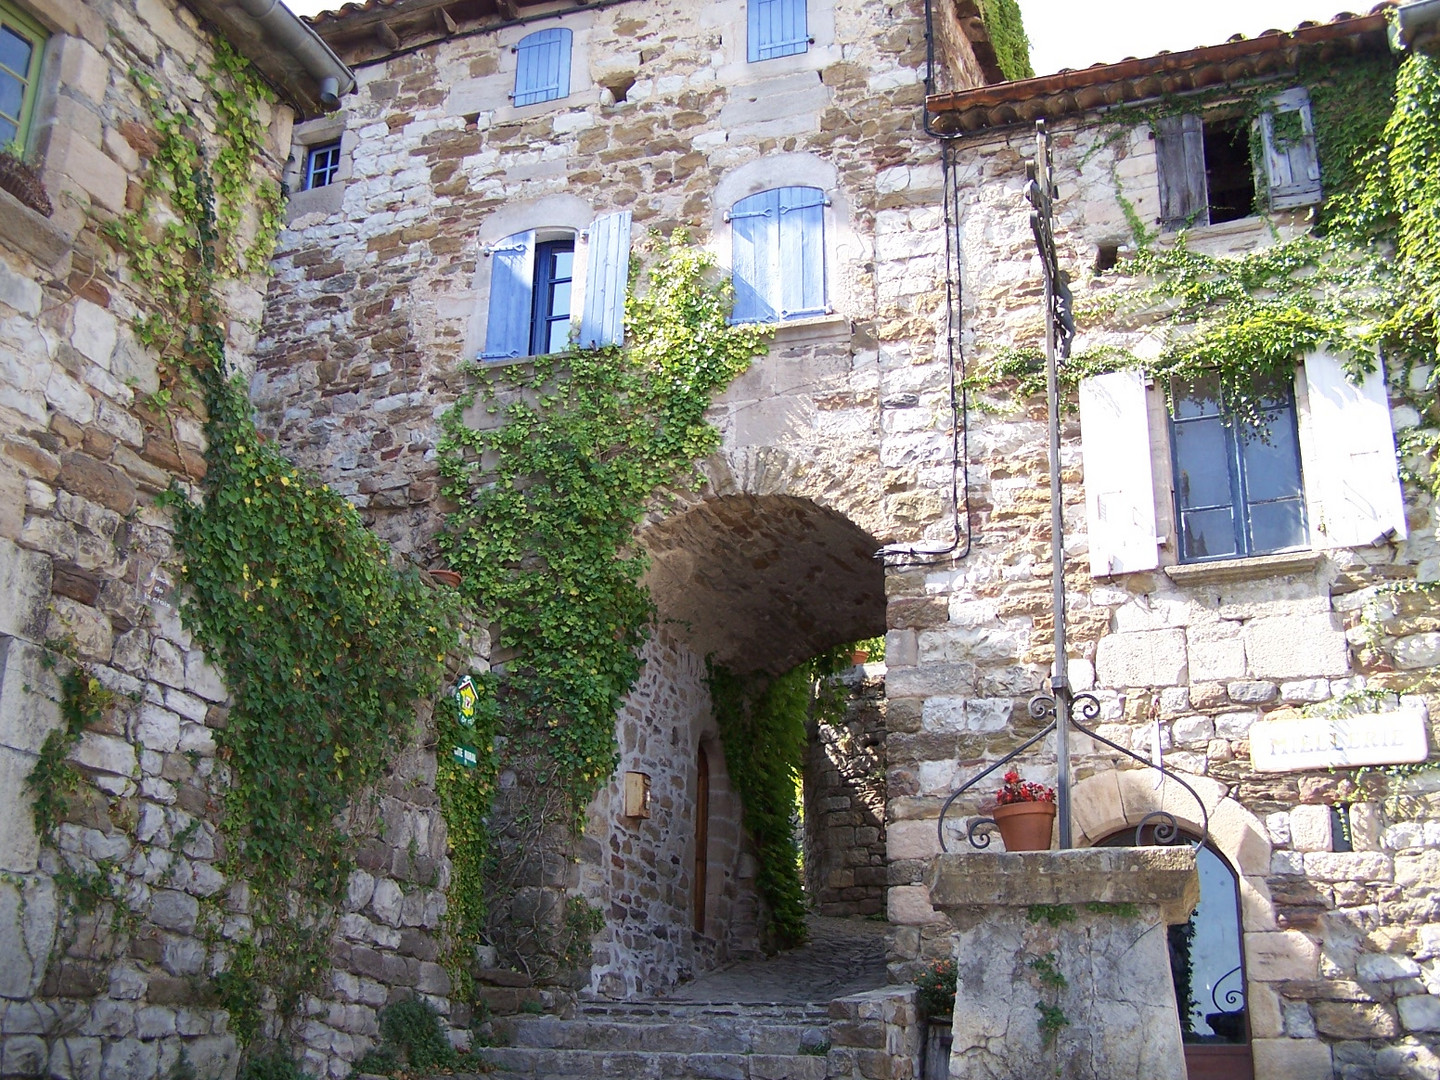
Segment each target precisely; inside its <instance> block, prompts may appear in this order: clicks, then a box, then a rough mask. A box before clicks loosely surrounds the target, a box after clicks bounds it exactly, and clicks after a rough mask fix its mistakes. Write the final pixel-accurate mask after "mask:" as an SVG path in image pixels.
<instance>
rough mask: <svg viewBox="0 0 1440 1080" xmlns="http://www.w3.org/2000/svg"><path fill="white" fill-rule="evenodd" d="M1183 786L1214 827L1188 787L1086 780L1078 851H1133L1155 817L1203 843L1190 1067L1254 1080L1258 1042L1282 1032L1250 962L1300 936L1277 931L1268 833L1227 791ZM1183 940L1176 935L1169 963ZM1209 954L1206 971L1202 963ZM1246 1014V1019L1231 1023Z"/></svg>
mask: <svg viewBox="0 0 1440 1080" xmlns="http://www.w3.org/2000/svg"><path fill="white" fill-rule="evenodd" d="M1183 778H1184V780H1185V782H1186V783H1188V784H1189V785H1190V786H1191V787H1193V788H1194V789H1195V790H1196V792H1197V793H1198V794H1199V795H1200V797H1201V799H1202V800H1203V802H1204V807H1205V811H1206V813H1207V814H1208V815H1209V818H1208V822H1206V820H1205V816H1204V815H1202V814H1201V813H1200V808H1199V807H1198V806H1197V805H1196V803H1195V800H1194V799H1193V798H1192V797H1191V796H1190V794H1189V793H1188V792H1186V791H1185V789H1184V788H1182V787H1181V786H1180V785H1179V784H1175V783H1172V782H1170V781H1168V780H1164V779H1157V777H1156V775H1155V773H1154V772H1152V771H1150V770H1147V769H1125V770H1105V771H1102V772H1099V773H1096V774H1094V775H1091V776H1089V777H1086V778H1085V779H1084V780H1081V781H1080V782H1079V783H1077V784H1076V785H1075V786H1074V788H1072V791H1071V800H1072V807H1073V812H1074V821H1075V826H1076V831H1077V833H1078V835H1077V837H1076V843H1077V844H1080V845H1098V844H1119V845H1124V844H1133V843H1134V842H1135V830H1136V828H1137V827H1138V826H1140V824H1141V823H1142V822H1143V821H1144V819H1145V818H1146V817H1147V816H1148V815H1150V814H1152V813H1155V812H1157V811H1164V812H1166V813H1168V814H1170V815H1172V816H1173V817H1174V818H1175V820H1176V822H1177V823H1178V824H1179V826H1180V829H1181V831H1182V832H1183V833H1184V834H1186V836H1188V837H1190V838H1191V839H1192V840H1195V839H1199V838H1200V837H1201V836H1202V834H1203V835H1204V836H1205V839H1206V842H1205V844H1204V846H1203V847H1202V848H1201V849H1200V850H1199V851H1198V852H1197V859H1196V861H1197V865H1198V868H1199V870H1200V875H1201V896H1200V905H1199V906H1198V907H1197V909H1196V916H1195V917H1192V920H1191V926H1192V927H1193V931H1192V935H1191V941H1190V942H1189V943H1188V944H1187V945H1186V946H1184V947H1185V949H1186V950H1187V951H1188V953H1189V956H1190V959H1191V960H1192V965H1191V966H1192V975H1191V977H1190V980H1189V983H1190V986H1189V994H1188V997H1189V1000H1188V1002H1181V1003H1180V1006H1179V1007H1180V1008H1181V1009H1182V1010H1186V1011H1187V1012H1188V1016H1189V1019H1190V1020H1191V1023H1190V1024H1189V1026H1188V1027H1187V1026H1186V1025H1185V1023H1184V1022H1183V1021H1184V1016H1183V1015H1182V1029H1183V1030H1185V1032H1186V1033H1187V1036H1186V1040H1185V1041H1186V1065H1187V1068H1188V1070H1189V1075H1190V1076H1191V1077H1192V1078H1194V1080H1251V1077H1253V1075H1254V1065H1253V1061H1252V1057H1251V1052H1250V1043H1251V1040H1252V1039H1256V1038H1273V1037H1275V1036H1276V1035H1278V1034H1279V1029H1280V1004H1279V997H1278V995H1277V993H1276V989H1275V987H1273V986H1272V985H1271V984H1270V983H1269V982H1266V981H1261V980H1257V979H1255V978H1253V977H1252V973H1251V972H1250V971H1249V969H1248V967H1247V962H1248V961H1249V960H1251V959H1252V958H1253V957H1255V956H1257V955H1258V956H1260V957H1261V958H1262V961H1263V959H1264V957H1265V956H1266V955H1267V954H1268V953H1269V952H1270V950H1272V949H1273V948H1276V947H1278V946H1282V945H1284V944H1286V942H1284V941H1282V940H1280V939H1283V938H1285V937H1286V936H1287V935H1288V934H1289V933H1293V931H1286V930H1283V929H1282V928H1281V927H1280V926H1279V925H1278V924H1277V922H1276V918H1275V910H1274V906H1273V904H1272V901H1271V896H1270V890H1269V887H1268V886H1267V885H1266V882H1265V875H1266V874H1267V873H1268V872H1269V868H1270V841H1269V839H1268V836H1267V834H1266V832H1265V828H1264V825H1263V824H1262V823H1261V822H1260V821H1259V820H1258V819H1257V818H1256V817H1255V816H1254V815H1253V814H1251V813H1250V812H1249V811H1248V810H1246V809H1245V808H1244V807H1243V806H1241V805H1240V804H1239V803H1238V802H1236V801H1235V800H1234V799H1231V798H1230V797H1229V795H1228V790H1227V788H1226V787H1225V785H1223V784H1220V783H1218V782H1216V781H1214V780H1211V779H1209V778H1208V777H1203V776H1193V775H1190V774H1184V776H1183ZM1207 825H1208V831H1207ZM1142 839H1147V838H1142ZM1202 935H1203V938H1204V940H1202ZM1176 936H1177V935H1176V934H1175V933H1173V928H1172V962H1173V961H1174V959H1175V957H1174V955H1173V953H1174V952H1175V950H1176V948H1177V943H1176V941H1175V938H1176ZM1202 951H1203V952H1204V953H1205V954H1206V955H1205V958H1204V961H1203V964H1199V965H1196V964H1195V963H1194V961H1195V959H1196V958H1197V954H1198V953H1200V952H1202ZM1197 969H1199V970H1197ZM1232 969H1233V970H1232ZM1197 975H1198V976H1199V977H1198V978H1197V977H1196V976H1197ZM1179 990H1180V988H1179V987H1178V986H1177V995H1176V996H1177V1000H1178V999H1179V997H1180V993H1179ZM1242 1009H1243V1015H1238V1016H1237V1015H1229V1016H1227V1015H1224V1014H1227V1013H1229V1014H1235V1013H1239V1012H1240V1011H1241V1010H1242ZM1212 1018H1213V1023H1212Z"/></svg>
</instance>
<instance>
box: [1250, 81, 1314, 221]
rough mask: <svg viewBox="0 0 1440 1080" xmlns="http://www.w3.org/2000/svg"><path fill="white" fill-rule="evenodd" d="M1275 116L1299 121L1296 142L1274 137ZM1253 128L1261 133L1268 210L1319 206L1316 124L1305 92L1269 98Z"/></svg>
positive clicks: (1288, 91) (1286, 92)
mask: <svg viewBox="0 0 1440 1080" xmlns="http://www.w3.org/2000/svg"><path fill="white" fill-rule="evenodd" d="M1277 116H1294V117H1298V119H1299V122H1300V131H1301V135H1300V139H1299V141H1298V142H1296V141H1292V140H1289V139H1280V138H1277V137H1276V134H1275V118H1276V117H1277ZM1287 126H1291V125H1287ZM1255 127H1256V129H1257V130H1258V131H1259V133H1260V140H1261V146H1262V150H1263V152H1262V154H1261V159H1262V161H1263V163H1264V173H1263V176H1262V179H1263V180H1264V183H1265V187H1266V190H1267V191H1268V193H1269V199H1270V209H1272V210H1285V209H1288V208H1290V207H1294V206H1311V205H1313V204H1315V203H1318V202H1319V201H1320V199H1321V195H1322V192H1321V189H1320V157H1319V154H1318V153H1317V152H1316V149H1315V122H1314V120H1313V119H1312V118H1311V116H1310V96H1309V95H1308V94H1307V93H1306V92H1305V88H1304V87H1303V86H1301V87H1296V88H1295V89H1294V90H1286V91H1285V92H1284V93H1283V94H1276V95H1275V96H1274V97H1272V98H1270V99H1269V102H1268V105H1267V108H1266V111H1265V112H1262V113H1261V114H1260V118H1259V119H1258V120H1256V121H1255Z"/></svg>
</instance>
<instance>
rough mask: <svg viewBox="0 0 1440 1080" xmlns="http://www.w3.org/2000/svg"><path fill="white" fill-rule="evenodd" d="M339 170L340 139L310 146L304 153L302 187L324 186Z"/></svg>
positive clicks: (306, 188)
mask: <svg viewBox="0 0 1440 1080" xmlns="http://www.w3.org/2000/svg"><path fill="white" fill-rule="evenodd" d="M339 171H340V140H339V139H336V140H335V141H334V142H328V143H321V144H320V145H318V146H312V147H310V149H309V151H308V152H307V153H306V155H305V179H304V183H303V184H302V188H303V190H305V191H309V190H310V189H311V188H319V187H325V186H326V185H328V184H331V183H333V182H334V180H335V176H336V174H337V173H339Z"/></svg>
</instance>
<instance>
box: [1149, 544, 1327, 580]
mask: <svg viewBox="0 0 1440 1080" xmlns="http://www.w3.org/2000/svg"><path fill="white" fill-rule="evenodd" d="M1324 559H1325V553H1324V552H1321V551H1287V552H1284V553H1282V554H1279V555H1252V556H1251V557H1249V558H1247V559H1222V560H1221V561H1219V562H1208V563H1181V564H1179V565H1176V566H1167V567H1165V576H1166V577H1168V578H1169V579H1170V580H1171V581H1173V582H1175V584H1176V585H1208V584H1211V583H1213V582H1217V581H1251V580H1254V579H1255V578H1266V577H1277V576H1279V575H1281V574H1303V573H1308V572H1310V571H1311V570H1314V569H1315V568H1316V567H1317V566H1319V565H1320V564H1321V562H1323V561H1324Z"/></svg>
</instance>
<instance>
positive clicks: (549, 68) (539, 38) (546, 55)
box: [511, 27, 571, 105]
mask: <svg viewBox="0 0 1440 1080" xmlns="http://www.w3.org/2000/svg"><path fill="white" fill-rule="evenodd" d="M570 37H571V35H570V31H569V30H567V29H565V28H564V27H559V28H556V29H552V30H537V31H535V32H534V33H533V34H527V35H526V36H525V37H523V38H521V39H520V41H519V43H518V44H517V45H516V46H515V92H514V93H513V94H512V95H511V97H513V98H514V100H515V104H516V105H534V104H535V103H537V102H540V101H554V100H556V99H557V98H563V97H567V96H569V94H570Z"/></svg>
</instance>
